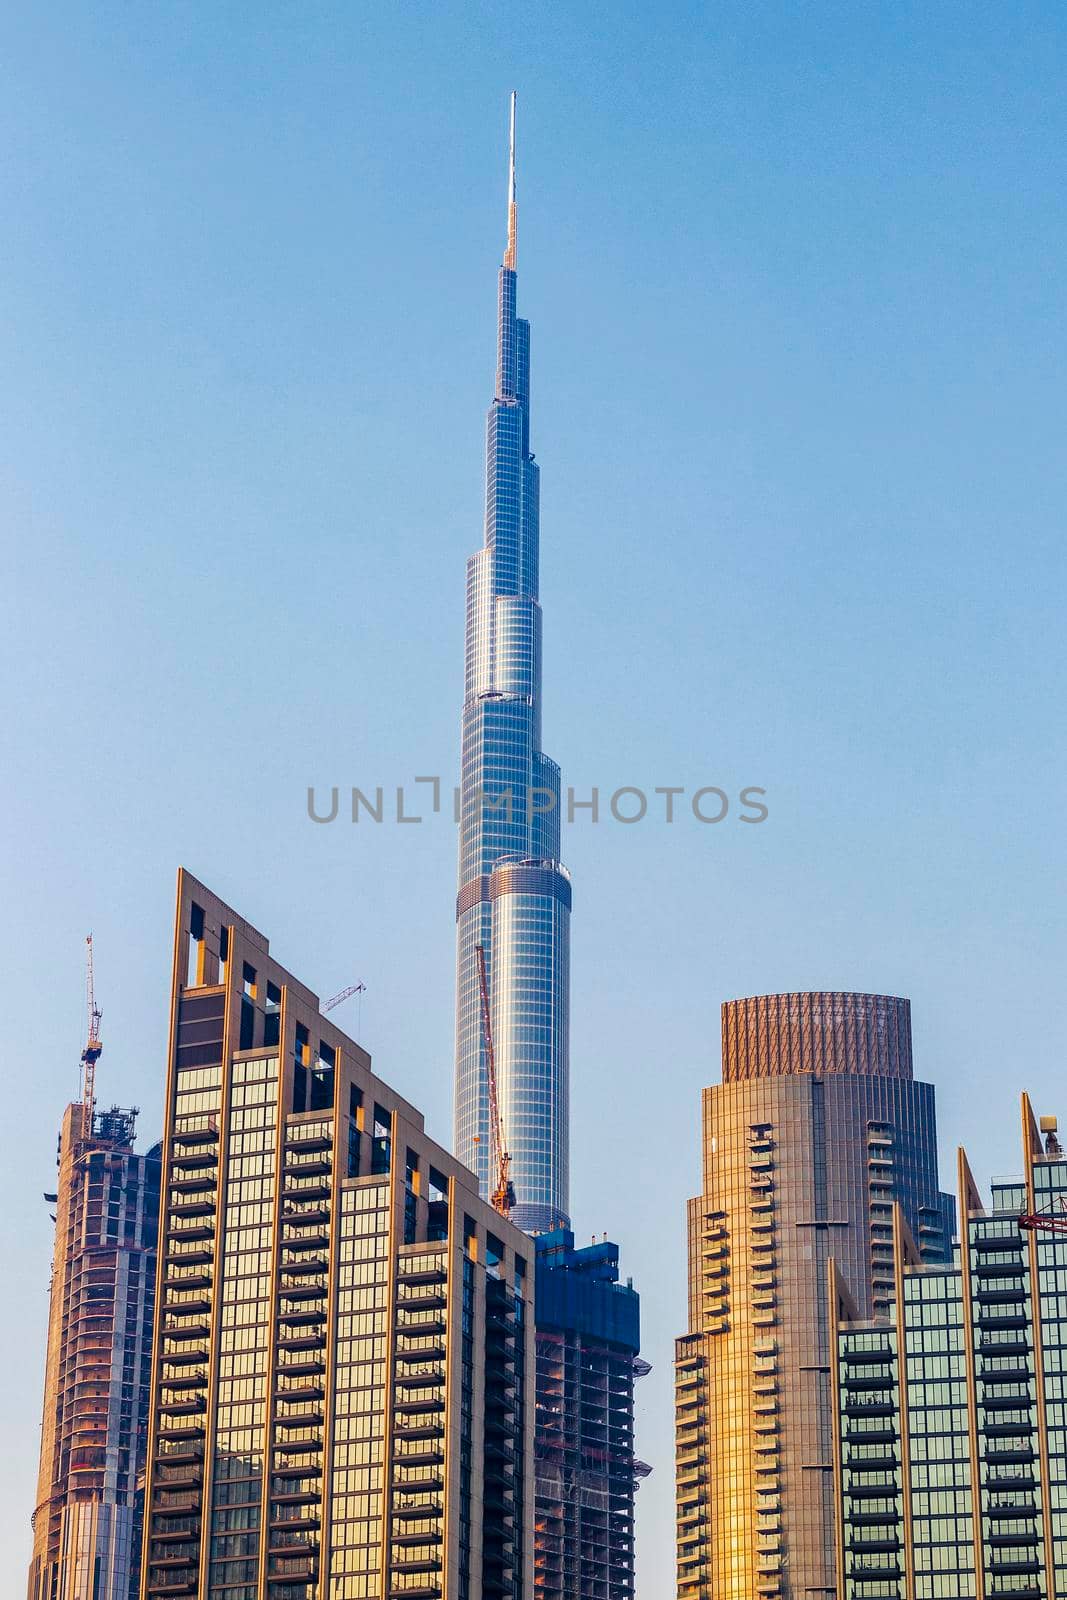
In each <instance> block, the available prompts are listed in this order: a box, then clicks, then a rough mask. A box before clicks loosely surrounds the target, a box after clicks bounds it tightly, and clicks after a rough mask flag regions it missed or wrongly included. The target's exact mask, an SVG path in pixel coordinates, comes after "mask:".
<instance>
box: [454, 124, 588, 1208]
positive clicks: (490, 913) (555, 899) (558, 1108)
mask: <svg viewBox="0 0 1067 1600" xmlns="http://www.w3.org/2000/svg"><path fill="white" fill-rule="evenodd" d="M509 124H510V126H509V132H510V139H509V152H508V246H507V250H506V251H505V254H504V260H503V263H502V265H501V267H500V273H499V280H498V286H497V318H498V321H497V376H496V394H495V397H494V399H493V402H492V404H491V405H490V407H489V416H488V422H487V430H486V501H485V538H484V543H483V545H482V548H481V549H480V550H478V551H477V552H476V553H475V554H474V555H473V556H471V558H470V560H469V562H468V563H467V638H466V680H465V685H464V698H463V757H462V774H463V776H462V785H461V792H460V845H459V898H458V901H457V905H456V923H457V927H456V936H457V970H456V984H457V988H456V1101H455V1115H456V1124H455V1125H456V1152H457V1154H458V1155H459V1157H460V1160H461V1161H464V1162H465V1163H466V1164H467V1166H469V1167H473V1168H474V1170H475V1172H477V1174H478V1176H479V1178H480V1179H481V1181H482V1184H483V1188H484V1191H485V1192H486V1193H488V1192H489V1190H490V1188H491V1187H492V1181H493V1179H492V1175H491V1173H490V1170H489V1149H490V1142H491V1141H490V1129H489V1092H488V1072H487V1063H486V1058H485V1041H484V1033H483V1026H482V1012H481V995H480V986H479V974H478V957H477V952H478V949H479V947H480V948H481V949H482V951H483V952H484V958H485V963H486V968H487V977H488V986H489V1009H490V1014H491V1020H492V1037H493V1043H494V1047H495V1048H494V1054H495V1058H496V1078H497V1089H498V1096H499V1103H500V1116H501V1121H502V1123H503V1132H504V1138H505V1143H506V1147H507V1149H508V1150H509V1151H510V1153H511V1161H512V1169H511V1170H512V1181H513V1183H514V1185H515V1193H516V1204H515V1207H514V1209H513V1211H512V1221H514V1222H516V1223H517V1224H518V1225H519V1227H520V1228H525V1229H526V1230H527V1232H530V1233H541V1232H547V1231H549V1230H551V1229H554V1228H559V1227H566V1226H567V1178H568V1174H567V1166H568V1149H567V1140H568V1073H569V1068H568V1060H569V1040H568V1035H569V1014H568V1005H569V1002H568V992H569V973H570V954H569V938H570V934H569V924H570V907H571V886H570V878H569V877H568V875H567V873H566V871H565V870H564V868H563V867H562V866H561V865H560V861H559V809H560V806H559V801H560V774H559V768H558V767H557V766H556V763H555V762H554V761H551V760H550V759H549V757H548V756H546V755H545V754H544V751H543V750H542V748H541V607H540V604H539V602H538V598H537V584H538V520H539V519H538V467H537V462H536V461H535V460H534V458H533V455H532V453H531V450H530V325H529V323H528V322H527V321H526V319H525V318H524V317H520V316H518V314H517V312H516V306H515V299H516V273H515V254H516V251H515V243H516V239H515V235H516V221H517V212H516V200H515V96H514V94H513V95H512V96H511V105H510V118H509Z"/></svg>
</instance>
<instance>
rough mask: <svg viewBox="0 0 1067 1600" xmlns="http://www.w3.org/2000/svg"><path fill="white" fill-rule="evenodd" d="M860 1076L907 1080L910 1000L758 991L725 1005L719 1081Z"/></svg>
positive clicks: (890, 996)
mask: <svg viewBox="0 0 1067 1600" xmlns="http://www.w3.org/2000/svg"><path fill="white" fill-rule="evenodd" d="M842 1073H858V1074H861V1075H863V1076H865V1077H883V1078H910V1077H911V1076H912V1057H911V1001H910V1000H904V999H900V998H899V997H898V996H896V995H888V994H840V993H835V992H826V991H816V992H814V993H809V994H761V995H754V996H751V997H749V998H748V999H744V1000H728V1001H727V1002H726V1003H725V1005H724V1006H723V1008H722V1078H723V1082H724V1083H735V1082H737V1081H738V1079H741V1078H780V1077H792V1076H796V1075H816V1074H835V1075H836V1074H842Z"/></svg>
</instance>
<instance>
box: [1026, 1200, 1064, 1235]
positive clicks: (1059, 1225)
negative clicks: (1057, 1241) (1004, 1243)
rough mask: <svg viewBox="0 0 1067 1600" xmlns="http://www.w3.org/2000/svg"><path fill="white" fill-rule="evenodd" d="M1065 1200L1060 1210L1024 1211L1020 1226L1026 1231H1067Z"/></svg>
mask: <svg viewBox="0 0 1067 1600" xmlns="http://www.w3.org/2000/svg"><path fill="white" fill-rule="evenodd" d="M1065 1204H1067V1202H1064V1201H1063V1200H1061V1201H1060V1209H1059V1211H1024V1212H1023V1214H1022V1216H1021V1217H1020V1218H1019V1227H1020V1228H1021V1229H1022V1230H1023V1232H1024V1233H1067V1209H1065Z"/></svg>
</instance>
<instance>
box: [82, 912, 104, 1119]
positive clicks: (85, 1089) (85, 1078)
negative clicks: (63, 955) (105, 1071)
mask: <svg viewBox="0 0 1067 1600" xmlns="http://www.w3.org/2000/svg"><path fill="white" fill-rule="evenodd" d="M85 1006H86V1011H87V1012H88V1014H89V1032H88V1039H87V1041H86V1045H85V1049H84V1050H83V1051H82V1138H83V1139H91V1138H92V1136H93V1109H94V1105H95V1100H96V1063H97V1062H98V1061H99V1060H100V1052H101V1051H102V1050H103V1048H104V1047H103V1045H102V1044H101V1043H100V1015H101V1013H100V1007H99V1006H98V1005H97V1003H96V994H95V992H94V989H93V936H92V934H89V936H88V938H87V939H86V941H85Z"/></svg>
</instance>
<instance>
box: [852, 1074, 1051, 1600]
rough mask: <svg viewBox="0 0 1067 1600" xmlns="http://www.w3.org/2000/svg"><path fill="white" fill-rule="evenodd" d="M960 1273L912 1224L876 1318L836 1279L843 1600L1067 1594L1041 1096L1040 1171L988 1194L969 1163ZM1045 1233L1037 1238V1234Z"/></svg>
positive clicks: (988, 1599)
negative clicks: (916, 1236) (918, 1237)
mask: <svg viewBox="0 0 1067 1600" xmlns="http://www.w3.org/2000/svg"><path fill="white" fill-rule="evenodd" d="M959 1183H960V1197H961V1209H963V1210H964V1212H965V1216H964V1220H963V1226H962V1228H961V1236H960V1239H959V1241H958V1243H957V1247H956V1254H955V1260H954V1262H953V1263H952V1264H951V1265H948V1266H943V1267H928V1266H923V1265H922V1264H921V1262H920V1261H919V1258H918V1252H917V1251H916V1249H915V1246H914V1241H913V1239H912V1237H911V1234H910V1230H909V1229H908V1226H907V1223H906V1221H905V1219H904V1217H903V1215H902V1213H901V1212H900V1211H899V1208H898V1213H897V1217H896V1228H895V1274H894V1290H893V1296H892V1300H891V1303H890V1305H889V1307H888V1312H887V1314H886V1315H884V1316H882V1317H880V1318H878V1319H877V1320H874V1321H872V1320H866V1319H864V1317H863V1316H862V1314H861V1313H860V1311H859V1308H858V1307H856V1306H855V1305H854V1304H852V1303H851V1296H850V1295H849V1293H848V1290H847V1286H846V1285H844V1284H843V1282H842V1281H841V1279H840V1277H839V1275H838V1274H837V1273H836V1272H835V1271H833V1270H831V1274H830V1283H829V1288H830V1307H829V1310H830V1315H831V1317H832V1318H833V1320H834V1325H835V1326H836V1328H837V1336H836V1350H835V1356H836V1360H835V1363H834V1402H835V1405H834V1410H835V1416H836V1436H835V1443H836V1452H835V1468H836V1485H837V1499H838V1507H839V1518H838V1539H839V1551H838V1559H839V1570H840V1572H841V1576H842V1587H841V1590H840V1594H841V1597H842V1600H1001V1597H1009V1596H1010V1597H1011V1600H1057V1597H1058V1596H1063V1595H1067V1231H1064V1230H1065V1229H1067V1159H1065V1157H1064V1152H1063V1150H1062V1148H1061V1146H1060V1143H1059V1140H1058V1138H1057V1136H1056V1120H1055V1118H1051V1117H1048V1118H1042V1120H1041V1125H1040V1127H1039V1125H1038V1123H1037V1122H1036V1120H1035V1118H1034V1115H1033V1112H1032V1110H1031V1107H1030V1103H1029V1100H1028V1099H1027V1098H1026V1096H1025V1095H1024V1097H1023V1169H1022V1173H1021V1175H1020V1176H1019V1177H1018V1178H1016V1179H998V1180H995V1181H994V1183H993V1185H992V1206H991V1207H990V1209H989V1210H986V1209H985V1207H984V1206H983V1205H982V1202H981V1199H980V1197H979V1195H978V1191H977V1189H976V1186H975V1183H974V1179H973V1178H972V1176H971V1172H970V1169H969V1167H968V1164H967V1158H966V1156H965V1155H964V1154H963V1152H962V1151H960V1159H959ZM1035 1223H1036V1224H1037V1226H1035V1225H1034V1224H1035Z"/></svg>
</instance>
